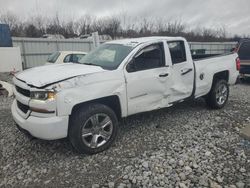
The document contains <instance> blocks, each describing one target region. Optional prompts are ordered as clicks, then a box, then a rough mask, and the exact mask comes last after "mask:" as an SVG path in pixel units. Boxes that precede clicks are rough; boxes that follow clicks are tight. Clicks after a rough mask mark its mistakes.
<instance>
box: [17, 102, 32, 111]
mask: <svg viewBox="0 0 250 188" xmlns="http://www.w3.org/2000/svg"><path fill="white" fill-rule="evenodd" d="M16 102H17V107H18V108H19V109H20V110H21V111H22V112H23V113H25V114H26V113H27V112H28V110H29V106H27V105H25V104H23V103H21V102H19V101H18V100H17V101H16Z"/></svg>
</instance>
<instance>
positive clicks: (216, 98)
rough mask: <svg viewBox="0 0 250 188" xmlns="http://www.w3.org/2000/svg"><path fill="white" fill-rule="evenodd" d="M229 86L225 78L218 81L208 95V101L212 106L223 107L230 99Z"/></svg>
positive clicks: (214, 107) (215, 107)
mask: <svg viewBox="0 0 250 188" xmlns="http://www.w3.org/2000/svg"><path fill="white" fill-rule="evenodd" d="M228 96H229V87H228V84H227V82H226V81H225V80H218V81H216V82H215V83H214V84H213V86H212V89H211V91H210V92H209V94H208V95H207V96H206V103H207V105H208V106H209V107H210V108H213V109H221V108H223V107H224V106H225V105H226V103H227V100H228Z"/></svg>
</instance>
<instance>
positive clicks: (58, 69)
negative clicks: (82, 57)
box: [16, 63, 105, 88]
mask: <svg viewBox="0 0 250 188" xmlns="http://www.w3.org/2000/svg"><path fill="white" fill-rule="evenodd" d="M104 71H105V70H104V69H102V68H101V67H98V66H93V65H84V64H76V63H63V64H55V65H46V66H41V67H36V68H31V69H28V70H25V71H23V72H20V73H18V74H17V75H16V78H17V79H19V80H22V81H24V82H26V83H27V84H28V85H31V86H35V87H38V88H40V87H44V86H46V85H49V84H52V83H56V82H59V81H62V80H66V79H69V78H73V77H76V76H80V75H86V74H91V73H97V72H104Z"/></svg>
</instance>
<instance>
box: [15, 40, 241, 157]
mask: <svg viewBox="0 0 250 188" xmlns="http://www.w3.org/2000/svg"><path fill="white" fill-rule="evenodd" d="M238 70H239V60H238V55H237V53H231V54H227V55H221V56H216V57H212V58H205V59H201V60H195V61H194V60H193V58H192V56H191V53H190V49H189V45H188V43H187V41H186V40H185V39H184V38H182V37H146V38H137V39H136V38H134V39H124V40H118V41H111V42H107V43H105V44H103V45H101V46H99V47H98V48H96V49H95V50H93V51H92V52H90V53H89V54H87V55H86V56H85V57H83V58H82V59H81V60H80V63H77V64H76V63H68V64H67V65H66V64H63V65H59V64H57V65H51V66H42V67H36V68H32V69H29V70H26V71H23V72H20V73H18V74H16V75H15V77H14V78H13V82H14V84H15V87H14V94H15V96H16V99H15V100H14V101H13V105H12V115H13V118H14V120H15V122H16V123H17V124H18V127H19V128H20V129H21V130H25V131H26V132H29V133H30V134H31V135H33V136H35V137H38V138H41V139H45V140H53V139H60V138H66V137H67V138H69V140H70V141H71V143H72V145H73V146H74V147H75V148H76V149H77V150H78V151H79V152H81V153H83V152H84V153H90V154H93V153H98V152H101V151H103V150H105V149H107V148H108V147H109V146H110V145H111V144H112V142H114V140H115V137H116V135H117V130H118V120H120V119H121V118H125V117H127V116H130V115H132V114H137V113H141V112H146V111H152V110H157V109H160V108H165V107H170V106H172V105H174V104H176V103H179V102H183V101H184V100H188V99H195V98H198V97H204V98H205V99H206V102H207V105H208V106H209V107H211V108H213V109H221V108H223V107H224V106H225V105H226V103H227V100H228V97H229V85H233V84H235V82H236V79H237V77H238V75H239V71H238ZM131 134H132V133H131Z"/></svg>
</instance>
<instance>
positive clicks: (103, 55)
mask: <svg viewBox="0 0 250 188" xmlns="http://www.w3.org/2000/svg"><path fill="white" fill-rule="evenodd" d="M132 49H133V47H132V46H126V45H122V44H103V45H101V46H99V47H98V48H96V49H95V50H93V51H92V52H90V53H89V54H87V55H86V56H84V57H83V58H82V59H81V60H80V61H79V63H82V64H88V65H96V66H100V67H102V68H103V69H109V70H114V69H116V68H117V67H118V66H119V65H120V64H121V62H122V61H123V60H124V59H125V57H127V55H128V54H129V53H130V52H131V50H132Z"/></svg>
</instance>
